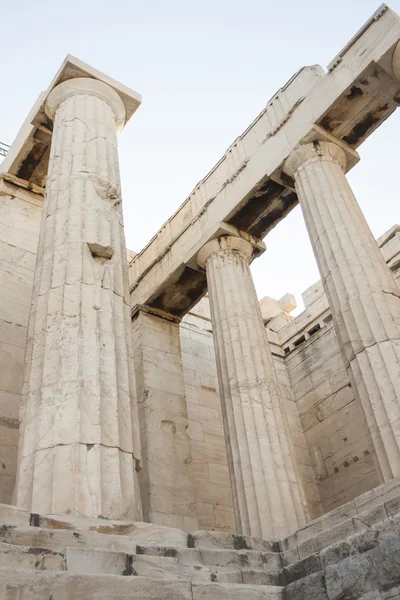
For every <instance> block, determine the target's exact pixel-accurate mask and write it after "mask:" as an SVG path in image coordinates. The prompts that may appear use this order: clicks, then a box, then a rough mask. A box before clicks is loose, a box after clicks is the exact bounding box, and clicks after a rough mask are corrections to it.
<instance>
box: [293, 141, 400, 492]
mask: <svg viewBox="0 0 400 600" xmlns="http://www.w3.org/2000/svg"><path fill="white" fill-rule="evenodd" d="M284 168H285V171H286V172H287V173H288V174H289V175H291V176H292V177H294V179H295V186H296V190H297V194H298V198H299V201H300V205H301V207H302V209H303V214H304V219H305V221H306V225H307V228H308V232H309V235H310V239H311V243H312V245H313V249H314V253H315V256H316V259H317V263H318V267H319V270H320V274H321V278H322V282H323V285H324V289H325V292H326V294H327V297H328V300H329V304H330V307H331V310H332V315H333V320H334V325H335V330H336V335H337V339H338V342H339V345H340V349H341V353H342V356H343V360H344V361H345V364H346V367H347V370H348V374H349V378H350V381H351V383H352V386H353V388H354V392H355V393H356V394H357V396H358V397H359V400H360V402H361V404H362V406H363V409H364V413H365V417H366V421H367V425H368V427H369V431H370V434H371V437H372V441H373V444H374V447H375V451H376V456H377V461H378V463H379V467H380V470H381V475H382V478H383V479H384V480H388V479H391V478H392V477H398V476H399V475H400V342H399V340H400V289H399V287H398V286H397V284H396V282H395V280H394V278H393V276H392V274H391V272H390V270H389V268H388V267H387V265H386V263H385V261H384V259H383V257H382V255H381V252H380V250H379V248H378V245H377V243H376V241H375V239H374V237H373V235H372V233H371V230H370V229H369V227H368V225H367V222H366V220H365V218H364V215H363V214H362V212H361V210H360V207H359V205H358V203H357V201H356V199H355V197H354V194H353V192H352V190H351V188H350V186H349V184H348V182H347V179H346V177H345V169H346V154H345V152H344V150H343V149H342V148H340V147H339V146H338V145H336V144H333V143H330V142H329V143H328V142H314V143H313V144H306V145H304V146H301V147H300V148H298V149H297V150H295V151H294V152H293V153H292V155H291V156H290V157H289V159H288V160H287V162H286V164H285V167H284Z"/></svg>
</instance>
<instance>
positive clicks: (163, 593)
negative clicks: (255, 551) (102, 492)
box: [0, 568, 257, 600]
mask: <svg viewBox="0 0 400 600" xmlns="http://www.w3.org/2000/svg"><path fill="white" fill-rule="evenodd" d="M10 580H11V581H10ZM2 588H3V590H5V591H4V592H3V594H4V596H3V597H4V599H5V600H11V599H14V598H21V599H23V600H48V598H52V600H77V599H78V598H79V599H80V598H82V599H83V598H84V599H85V600H171V599H172V598H173V600H193V598H192V592H191V584H190V583H189V582H183V581H165V580H157V579H150V578H148V577H121V576H117V575H70V574H68V573H57V572H51V573H50V572H46V571H36V572H34V574H32V572H30V571H28V570H21V569H18V570H10V569H3V568H0V590H2ZM255 598H257V597H255Z"/></svg>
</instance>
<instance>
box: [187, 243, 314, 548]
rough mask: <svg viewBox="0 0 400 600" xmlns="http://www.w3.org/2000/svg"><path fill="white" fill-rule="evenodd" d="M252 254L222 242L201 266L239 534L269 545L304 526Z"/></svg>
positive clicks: (205, 251)
mask: <svg viewBox="0 0 400 600" xmlns="http://www.w3.org/2000/svg"><path fill="white" fill-rule="evenodd" d="M252 254H253V247H252V245H251V244H250V243H249V242H247V241H245V240H244V239H242V238H239V237H232V236H227V237H220V238H218V239H215V240H212V241H211V242H208V243H207V244H206V245H205V246H203V248H202V249H201V250H200V252H199V254H198V263H199V265H200V266H202V267H205V268H206V272H207V283H208V292H209V296H210V306H211V316H212V323H213V333H214V343H215V353H216V357H217V370H218V379H219V385H220V395H221V405H222V414H223V420H224V429H225V436H226V439H227V448H228V461H229V467H230V473H231V481H232V490H233V501H234V508H235V515H236V523H237V528H238V531H239V532H241V533H243V534H248V535H254V536H261V537H263V538H265V539H269V540H273V539H282V538H284V537H285V536H286V535H289V534H291V533H293V532H294V531H295V530H296V529H298V528H299V527H300V526H301V525H303V524H304V522H305V507H304V506H303V504H302V499H301V498H302V494H300V490H299V481H298V477H297V470H296V465H295V460H294V457H293V450H292V444H291V440H290V436H289V434H288V425H287V419H286V415H285V413H284V408H283V404H282V398H281V396H280V391H279V386H278V382H277V377H276V373H275V369H274V365H273V362H272V355H271V351H270V348H269V343H268V339H267V334H266V331H265V328H264V323H263V319H262V316H261V310H260V306H259V303H258V299H257V295H256V291H255V289H254V284H253V280H252V277H251V273H250V268H249V262H250V259H251V257H252Z"/></svg>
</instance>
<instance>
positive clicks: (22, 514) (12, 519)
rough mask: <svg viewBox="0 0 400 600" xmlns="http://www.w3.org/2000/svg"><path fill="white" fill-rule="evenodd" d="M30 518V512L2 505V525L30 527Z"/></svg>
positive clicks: (0, 506)
mask: <svg viewBox="0 0 400 600" xmlns="http://www.w3.org/2000/svg"><path fill="white" fill-rule="evenodd" d="M30 518H31V513H30V512H29V511H28V510H24V509H23V508H19V507H18V506H11V505H9V504H0V523H4V524H5V525H20V526H23V527H28V526H29V524H30Z"/></svg>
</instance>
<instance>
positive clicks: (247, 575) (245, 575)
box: [241, 569, 284, 586]
mask: <svg viewBox="0 0 400 600" xmlns="http://www.w3.org/2000/svg"><path fill="white" fill-rule="evenodd" d="M241 571H242V580H243V583H244V584H245V585H275V586H276V585H279V586H281V585H284V579H283V575H282V573H281V572H280V571H275V572H271V573H267V572H266V571H264V569H242V570H241Z"/></svg>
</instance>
